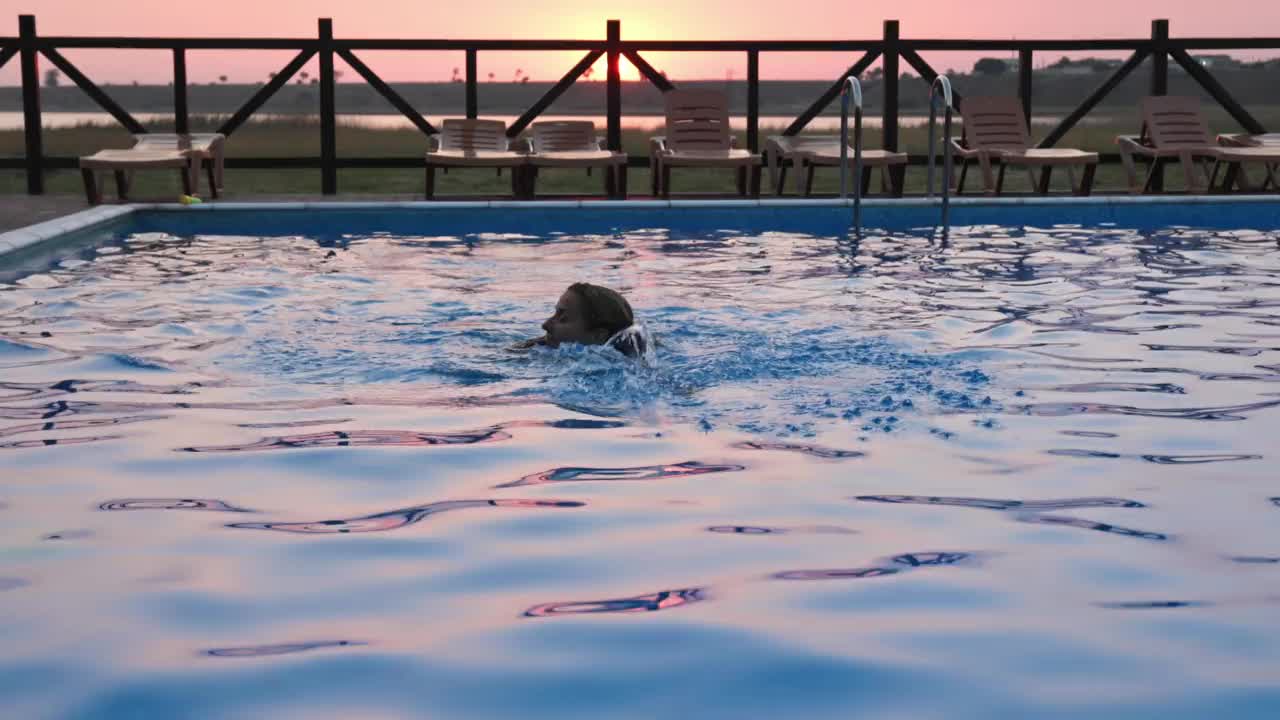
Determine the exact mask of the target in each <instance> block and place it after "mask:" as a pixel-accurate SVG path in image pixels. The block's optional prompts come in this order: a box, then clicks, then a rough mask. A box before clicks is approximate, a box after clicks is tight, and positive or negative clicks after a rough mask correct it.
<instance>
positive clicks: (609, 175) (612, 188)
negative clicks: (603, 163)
mask: <svg viewBox="0 0 1280 720" xmlns="http://www.w3.org/2000/svg"><path fill="white" fill-rule="evenodd" d="M601 174H602V175H604V196H605V197H607V198H617V197H618V178H617V176H616V175H614V168H605V170H604V172H603V173H601Z"/></svg>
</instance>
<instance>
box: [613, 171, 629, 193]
mask: <svg viewBox="0 0 1280 720" xmlns="http://www.w3.org/2000/svg"><path fill="white" fill-rule="evenodd" d="M613 171H614V172H615V173H617V174H618V186H617V190H618V199H619V200H626V199H627V166H626V165H624V164H621V163H619V164H618V165H615V166H614V169H613Z"/></svg>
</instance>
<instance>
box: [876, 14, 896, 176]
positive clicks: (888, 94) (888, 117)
mask: <svg viewBox="0 0 1280 720" xmlns="http://www.w3.org/2000/svg"><path fill="white" fill-rule="evenodd" d="M898 32H899V31H898V21H897V20H885V21H884V54H883V55H882V56H881V57H882V58H883V61H882V62H883V64H882V67H883V68H884V107H883V108H881V116H880V117H881V120H882V124H883V128H884V143H883V144H884V149H885V150H889V151H891V152H897V150H898V51H899V48H898V37H899V35H898Z"/></svg>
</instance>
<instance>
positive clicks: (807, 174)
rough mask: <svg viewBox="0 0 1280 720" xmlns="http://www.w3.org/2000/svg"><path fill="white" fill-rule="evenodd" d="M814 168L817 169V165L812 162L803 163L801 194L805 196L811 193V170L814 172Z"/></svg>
mask: <svg viewBox="0 0 1280 720" xmlns="http://www.w3.org/2000/svg"><path fill="white" fill-rule="evenodd" d="M816 169H817V166H816V165H814V164H813V163H809V164H808V165H805V166H804V193H803V195H804V196H805V197H809V196H811V195H813V172H814V170H816Z"/></svg>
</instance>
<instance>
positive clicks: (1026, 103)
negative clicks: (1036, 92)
mask: <svg viewBox="0 0 1280 720" xmlns="http://www.w3.org/2000/svg"><path fill="white" fill-rule="evenodd" d="M1032 60H1033V56H1032V53H1031V50H1030V49H1027V48H1023V49H1021V50H1019V51H1018V97H1019V98H1021V99H1022V115H1023V117H1025V118H1026V120H1027V127H1028V128H1030V127H1031V68H1032V65H1031V63H1032Z"/></svg>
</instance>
